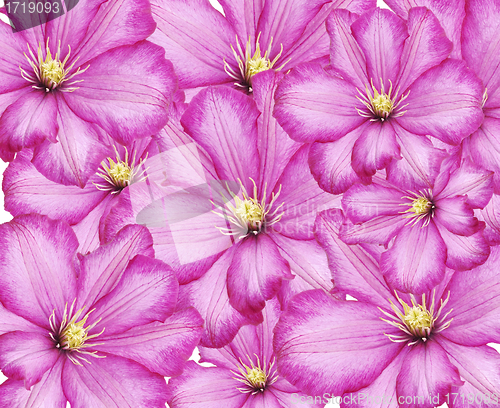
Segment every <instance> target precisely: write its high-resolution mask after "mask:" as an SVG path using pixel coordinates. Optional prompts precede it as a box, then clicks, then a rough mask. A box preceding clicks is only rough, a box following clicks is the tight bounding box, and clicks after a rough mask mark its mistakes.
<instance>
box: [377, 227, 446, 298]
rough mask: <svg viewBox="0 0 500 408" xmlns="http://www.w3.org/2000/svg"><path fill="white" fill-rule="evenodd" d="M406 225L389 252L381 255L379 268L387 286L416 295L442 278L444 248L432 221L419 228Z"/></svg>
mask: <svg viewBox="0 0 500 408" xmlns="http://www.w3.org/2000/svg"><path fill="white" fill-rule="evenodd" d="M421 223H422V221H421V222H420V223H419V224H417V225H414V226H410V225H407V226H405V227H403V228H402V229H401V231H400V232H399V233H398V236H397V238H396V241H395V242H394V245H393V246H392V248H391V249H389V250H388V251H386V252H384V253H383V254H382V258H381V262H380V269H381V270H382V273H383V274H384V276H385V278H386V279H387V281H388V283H389V285H390V286H392V287H394V288H395V289H397V290H399V291H402V292H409V293H414V294H420V293H424V292H427V291H429V290H431V289H432V288H433V287H434V286H436V285H437V284H438V283H439V282H441V280H443V278H444V273H445V266H444V263H445V261H446V253H447V246H446V244H445V241H443V238H441V235H442V234H440V230H438V228H436V225H435V224H434V222H432V221H431V222H430V223H429V225H427V226H426V227H421V225H420V224H421Z"/></svg>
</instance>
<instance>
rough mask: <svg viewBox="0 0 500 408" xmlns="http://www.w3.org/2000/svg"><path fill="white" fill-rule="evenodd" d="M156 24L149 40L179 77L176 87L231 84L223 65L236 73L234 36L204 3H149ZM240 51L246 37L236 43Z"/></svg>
mask: <svg viewBox="0 0 500 408" xmlns="http://www.w3.org/2000/svg"><path fill="white" fill-rule="evenodd" d="M151 3H152V4H151V8H152V12H153V17H154V19H155V21H156V22H157V24H158V28H157V30H156V32H155V33H154V34H153V35H152V36H151V37H150V40H151V41H153V42H154V43H156V44H159V45H161V46H162V47H163V48H164V49H165V53H166V58H167V59H169V60H170V61H172V63H173V64H174V66H175V71H176V73H177V75H178V76H179V87H180V88H181V89H185V88H197V87H200V86H206V85H215V84H222V83H229V82H232V81H233V80H232V78H231V77H230V76H229V75H228V74H227V73H226V72H225V71H224V62H225V61H226V62H227V63H228V64H230V66H231V67H234V68H233V69H236V70H237V71H238V66H237V63H236V60H235V57H234V55H233V53H232V51H231V48H230V44H232V45H233V47H234V48H235V49H237V48H236V47H237V45H236V43H235V42H236V32H235V31H234V29H233V27H232V26H231V24H229V23H228V22H227V20H226V19H225V18H224V17H223V16H222V15H221V14H220V13H219V12H218V11H217V10H215V9H214V8H213V7H212V6H211V5H210V4H209V2H208V1H206V0H196V1H185V0H153V1H152V2H151ZM239 40H240V41H242V42H243V47H244V44H245V43H246V41H247V40H248V37H243V38H240V39H239Z"/></svg>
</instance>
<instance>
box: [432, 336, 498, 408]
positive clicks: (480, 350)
mask: <svg viewBox="0 0 500 408" xmlns="http://www.w3.org/2000/svg"><path fill="white" fill-rule="evenodd" d="M438 341H439V344H440V345H441V346H442V347H443V349H444V350H445V351H446V353H447V354H448V357H449V359H450V361H451V363H452V364H453V365H454V366H455V367H457V369H458V372H459V373H460V376H461V377H462V379H464V380H465V381H466V382H467V383H469V384H470V385H472V386H473V387H474V388H475V389H477V390H478V391H479V392H480V393H483V394H486V395H490V397H491V398H494V397H493V396H494V395H496V397H497V401H498V394H499V392H500V370H499V369H498V363H499V362H500V356H499V355H498V351H496V350H495V349H493V348H491V347H488V346H481V347H465V346H462V345H460V344H455V343H453V342H452V341H447V340H444V339H442V338H441V337H440V338H439V339H438ZM454 391H455V392H456V391H458V392H459V393H460V389H458V390H454ZM460 397H462V395H460ZM464 397H465V399H466V400H467V396H465V395H464ZM478 399H479V398H478ZM459 401H460V400H459ZM461 402H462V401H460V402H458V403H456V400H455V403H454V404H453V405H452V408H462V407H467V405H465V404H463V405H461ZM492 402H493V406H494V405H496V402H495V401H494V400H493V401H492ZM478 405H479V404H477V401H475V403H474V405H473V406H474V407H478ZM488 406H492V405H488Z"/></svg>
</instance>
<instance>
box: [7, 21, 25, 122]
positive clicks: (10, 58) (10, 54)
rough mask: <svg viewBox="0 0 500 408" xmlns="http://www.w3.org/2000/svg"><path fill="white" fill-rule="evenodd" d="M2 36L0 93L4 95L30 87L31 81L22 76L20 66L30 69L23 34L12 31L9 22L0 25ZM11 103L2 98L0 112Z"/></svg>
mask: <svg viewBox="0 0 500 408" xmlns="http://www.w3.org/2000/svg"><path fill="white" fill-rule="evenodd" d="M30 31H31V30H30ZM0 37H1V38H2V39H4V40H3V41H2V44H0V73H1V74H2V79H1V80H0V94H2V95H3V96H4V95H5V94H9V93H11V92H12V91H15V90H19V89H22V88H27V89H29V90H31V87H29V82H28V81H26V80H25V79H24V78H23V77H22V76H21V71H20V70H19V67H21V68H23V69H24V70H25V71H27V70H28V69H30V68H31V67H30V65H29V64H28V61H27V60H26V58H25V57H24V55H23V52H25V51H27V50H26V49H25V47H26V41H24V38H23V37H22V35H17V34H14V35H13V33H12V27H10V26H9V25H8V24H1V25H0ZM7 106H9V104H5V103H4V101H2V99H1V98H0V114H1V113H3V111H4V110H5V108H7Z"/></svg>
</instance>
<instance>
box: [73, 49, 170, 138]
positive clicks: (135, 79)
mask: <svg viewBox="0 0 500 408" xmlns="http://www.w3.org/2000/svg"><path fill="white" fill-rule="evenodd" d="M78 79H79V80H82V81H83V82H80V83H79V84H78V86H79V89H78V90H77V91H75V92H72V93H66V94H65V100H66V102H67V103H68V105H69V106H70V108H71V109H72V110H73V111H74V112H75V113H76V114H77V115H78V116H79V117H80V118H82V119H84V120H86V121H88V122H92V123H96V124H97V125H99V126H101V127H102V128H103V129H104V130H105V131H106V132H107V133H109V135H111V136H112V137H113V139H115V140H116V141H118V142H119V143H121V144H123V145H128V144H130V143H132V141H133V140H134V139H135V138H141V137H146V136H150V135H152V134H154V133H157V132H158V131H160V129H161V128H162V127H163V126H165V124H166V123H167V119H168V117H167V111H168V106H169V104H170V101H171V100H172V95H173V92H174V90H175V86H176V83H175V76H174V71H173V67H172V64H171V63H170V62H168V61H166V60H165V58H164V56H163V50H162V49H161V48H160V47H159V46H157V45H155V44H152V43H150V42H146V41H144V42H140V43H137V44H134V45H130V46H123V47H118V48H114V49H113V50H111V51H108V52H106V53H104V54H102V55H100V56H98V57H97V58H95V59H93V60H91V61H90V67H89V69H88V70H86V71H85V72H84V73H82V74H81V75H79V76H78Z"/></svg>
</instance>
